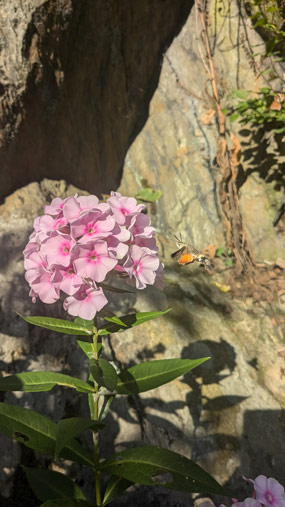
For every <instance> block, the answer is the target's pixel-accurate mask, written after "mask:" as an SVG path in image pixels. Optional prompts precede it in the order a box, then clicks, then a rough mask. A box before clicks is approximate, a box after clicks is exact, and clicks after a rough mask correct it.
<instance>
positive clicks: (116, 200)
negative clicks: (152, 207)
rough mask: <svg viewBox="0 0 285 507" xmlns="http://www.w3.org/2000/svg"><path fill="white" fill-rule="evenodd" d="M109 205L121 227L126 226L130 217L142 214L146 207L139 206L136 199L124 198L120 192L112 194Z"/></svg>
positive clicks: (108, 201)
mask: <svg viewBox="0 0 285 507" xmlns="http://www.w3.org/2000/svg"><path fill="white" fill-rule="evenodd" d="M107 203H108V204H109V206H110V207H111V209H112V212H113V215H114V218H115V220H116V221H117V222H118V224H120V225H124V223H125V222H126V217H127V216H128V215H130V214H131V213H140V212H141V211H142V210H143V209H144V208H145V205H144V204H138V203H137V201H136V199H135V198H134V197H123V196H122V195H121V194H120V193H119V192H111V197H109V199H108V200H107Z"/></svg>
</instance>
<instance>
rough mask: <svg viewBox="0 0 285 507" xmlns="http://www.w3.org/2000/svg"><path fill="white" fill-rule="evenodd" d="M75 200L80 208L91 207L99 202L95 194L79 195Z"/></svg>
mask: <svg viewBox="0 0 285 507" xmlns="http://www.w3.org/2000/svg"><path fill="white" fill-rule="evenodd" d="M77 201H78V202H79V205H80V209H81V210H86V209H93V208H96V207H97V206H98V204H99V199H98V197H96V195H81V196H80V197H78V198H77Z"/></svg>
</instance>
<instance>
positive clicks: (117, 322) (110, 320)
mask: <svg viewBox="0 0 285 507" xmlns="http://www.w3.org/2000/svg"><path fill="white" fill-rule="evenodd" d="M104 320H107V321H108V322H113V323H114V324H118V325H119V326H122V327H128V326H127V324H125V323H124V322H123V321H122V320H121V319H120V318H119V317H117V316H116V315H114V316H113V317H104Z"/></svg>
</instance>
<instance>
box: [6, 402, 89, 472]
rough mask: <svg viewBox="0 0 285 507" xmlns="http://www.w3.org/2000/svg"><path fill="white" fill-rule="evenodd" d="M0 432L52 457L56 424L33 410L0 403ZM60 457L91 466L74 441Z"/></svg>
mask: <svg viewBox="0 0 285 507" xmlns="http://www.w3.org/2000/svg"><path fill="white" fill-rule="evenodd" d="M0 431H1V432H2V433H4V434H5V435H7V436H8V437H10V438H12V439H14V440H17V441H18V442H20V443H22V444H24V445H25V446H27V447H30V448H31V449H34V450H35V451H39V452H40V453H42V454H47V455H50V456H54V450H55V443H56V424H55V423H54V422H53V421H51V420H50V419H48V418H47V417H44V416H43V415H41V414H38V413H37V412H34V411H33V410H28V409H27V408H23V407H18V406H16V405H9V404H8V403H0ZM60 457H61V458H64V459H69V460H71V461H75V462H76V463H81V464H82V465H88V466H90V465H91V466H93V461H92V460H91V458H90V457H89V455H88V453H87V451H86V450H85V449H84V448H83V447H82V446H81V445H80V444H79V443H78V442H76V441H75V440H73V441H71V442H69V443H68V444H67V445H66V446H65V447H64V449H63V450H62V451H61V453H60Z"/></svg>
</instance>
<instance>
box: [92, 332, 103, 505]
mask: <svg viewBox="0 0 285 507" xmlns="http://www.w3.org/2000/svg"><path fill="white" fill-rule="evenodd" d="M93 354H94V358H95V359H98V332H97V329H96V331H95V332H94V335H93ZM94 388H95V392H94V395H93V400H94V405H93V407H94V409H93V419H94V421H98V418H99V396H98V392H99V386H98V384H97V382H95V381H94ZM93 455H94V464H95V466H94V473H95V488H96V504H97V506H98V507H101V505H102V500H101V489H100V472H99V471H98V467H99V433H98V431H94V432H93Z"/></svg>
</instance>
